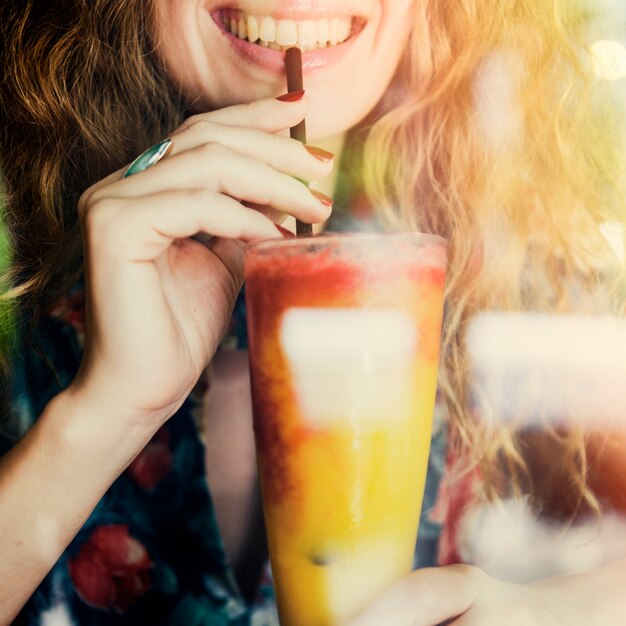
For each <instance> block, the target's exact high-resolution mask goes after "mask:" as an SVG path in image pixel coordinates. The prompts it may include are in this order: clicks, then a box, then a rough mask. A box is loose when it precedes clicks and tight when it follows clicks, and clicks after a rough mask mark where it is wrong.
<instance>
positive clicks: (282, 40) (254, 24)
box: [222, 10, 352, 50]
mask: <svg viewBox="0 0 626 626" xmlns="http://www.w3.org/2000/svg"><path fill="white" fill-rule="evenodd" d="M222 19H223V22H224V25H225V26H226V28H228V29H229V30H230V32H231V33H233V35H237V37H239V38H241V39H247V40H248V41H251V42H253V43H255V42H258V43H259V44H260V45H264V46H269V47H271V48H276V49H281V48H283V47H286V46H293V45H297V46H299V47H300V48H301V49H302V50H311V49H314V48H320V47H325V46H327V45H331V46H334V45H336V44H338V43H341V42H343V41H345V40H346V39H348V37H349V36H350V33H351V32H352V18H351V17H333V18H330V19H321V20H301V21H295V20H275V19H274V18H273V17H269V16H267V15H264V16H257V15H246V14H245V13H243V12H241V11H235V10H230V11H225V12H224V14H223V17H222Z"/></svg>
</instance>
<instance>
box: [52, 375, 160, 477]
mask: <svg viewBox="0 0 626 626" xmlns="http://www.w3.org/2000/svg"><path fill="white" fill-rule="evenodd" d="M166 417H167V415H165V416H161V415H149V416H148V415H145V414H142V413H141V412H140V411H136V410H133V409H131V408H129V407H125V406H123V405H122V404H119V403H117V402H116V401H115V400H113V399H110V398H106V397H105V396H99V395H97V394H95V393H92V392H91V391H90V390H88V389H87V387H83V386H80V385H70V387H68V388H67V389H65V390H64V391H62V392H61V393H60V394H58V395H57V396H55V397H54V398H53V399H52V400H51V401H50V403H49V404H48V406H47V407H46V409H45V411H44V414H43V415H42V418H43V420H42V428H44V429H45V430H48V431H49V436H50V438H51V440H53V441H54V442H55V444H56V445H57V446H58V448H59V449H60V450H63V452H64V454H65V455H66V458H68V459H73V460H75V462H76V463H78V464H79V465H80V464H82V463H84V462H85V460H89V463H90V465H91V467H92V468H94V470H95V469H96V468H97V471H98V472H99V473H100V474H101V476H102V478H103V479H104V480H105V481H106V480H109V481H112V480H114V479H115V478H116V477H117V476H118V475H119V474H120V473H121V472H122V471H124V469H125V468H126V467H127V466H128V465H129V464H130V463H131V462H132V460H133V459H134V458H135V457H136V456H137V454H139V452H141V450H142V449H143V448H144V446H145V445H146V444H147V443H148V442H149V441H150V439H151V438H152V436H153V435H154V433H155V432H156V431H157V430H158V428H159V427H160V426H161V424H162V423H163V422H164V421H165V419H166Z"/></svg>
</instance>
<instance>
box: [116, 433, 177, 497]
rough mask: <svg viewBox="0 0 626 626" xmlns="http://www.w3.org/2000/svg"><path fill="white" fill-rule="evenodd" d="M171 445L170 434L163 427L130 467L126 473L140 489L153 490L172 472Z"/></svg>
mask: <svg viewBox="0 0 626 626" xmlns="http://www.w3.org/2000/svg"><path fill="white" fill-rule="evenodd" d="M169 443H170V436H169V432H168V430H167V427H166V426H163V427H162V428H161V429H160V430H158V431H157V433H156V434H155V435H154V437H152V439H151V440H150V442H149V443H148V445H147V446H146V447H145V448H144V449H143V450H142V451H141V452H140V453H139V455H138V456H137V457H136V458H135V460H134V461H133V462H132V463H131V464H130V465H129V466H128V469H127V470H126V471H127V472H128V474H129V475H130V476H131V478H132V479H133V480H134V481H135V482H136V483H137V484H138V485H139V486H140V487H143V488H144V489H152V488H153V487H155V486H156V485H157V483H159V481H160V480H161V479H162V478H164V477H165V475H166V474H167V473H168V472H169V471H170V467H171V466H172V452H171V450H170V446H169Z"/></svg>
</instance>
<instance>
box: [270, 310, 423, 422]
mask: <svg viewBox="0 0 626 626" xmlns="http://www.w3.org/2000/svg"><path fill="white" fill-rule="evenodd" d="M280 341H281V345H282V348H283V350H284V353H285V356H286V359H287V362H288V363H289V367H290V370H291V375H292V378H293V384H294V388H295V390H296V395H297V399H298V403H299V408H300V410H301V412H302V414H303V416H304V418H305V419H307V420H309V421H311V422H313V423H315V424H318V425H321V424H324V423H327V422H332V421H334V420H354V419H358V420H361V421H362V420H368V419H369V420H380V419H393V418H394V417H401V416H406V413H407V409H406V406H407V404H408V403H409V402H410V398H411V393H412V387H413V385H414V378H413V377H414V369H413V368H412V364H413V362H414V359H415V354H416V348H417V342H418V337H417V328H416V325H415V321H414V320H413V319H412V318H411V316H410V315H409V314H408V313H406V312H404V311H400V310H394V309H356V308H308V307H295V308H291V309H288V310H287V312H286V313H285V314H284V316H283V319H282V324H281V330H280Z"/></svg>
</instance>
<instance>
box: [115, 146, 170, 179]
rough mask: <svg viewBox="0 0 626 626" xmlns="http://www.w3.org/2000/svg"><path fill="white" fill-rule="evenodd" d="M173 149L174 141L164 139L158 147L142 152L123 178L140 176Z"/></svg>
mask: <svg viewBox="0 0 626 626" xmlns="http://www.w3.org/2000/svg"><path fill="white" fill-rule="evenodd" d="M171 149H172V140H171V139H164V140H163V141H161V142H159V143H157V144H156V145H154V146H152V147H151V148H148V149H147V150H146V151H145V152H142V153H141V154H140V155H139V156H138V157H137V158H136V159H135V160H134V161H133V162H132V163H131V164H130V165H129V166H128V168H127V169H126V171H125V172H124V176H122V178H128V177H129V176H132V175H133V174H139V172H143V171H144V170H147V169H148V168H149V167H152V166H153V165H156V164H157V163H158V162H159V161H160V160H161V159H162V158H163V157H164V156H166V155H167V154H168V152H169V151H170V150H171Z"/></svg>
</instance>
